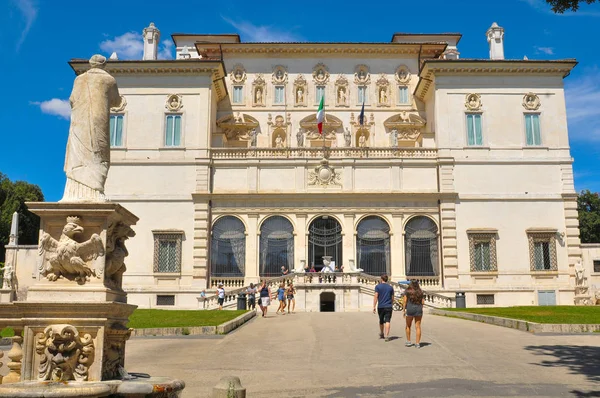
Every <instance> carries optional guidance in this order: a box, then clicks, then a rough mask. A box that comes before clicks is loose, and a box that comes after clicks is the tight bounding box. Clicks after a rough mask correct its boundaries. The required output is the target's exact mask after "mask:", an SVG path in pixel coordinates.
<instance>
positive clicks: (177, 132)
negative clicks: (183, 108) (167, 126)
mask: <svg viewBox="0 0 600 398" xmlns="http://www.w3.org/2000/svg"><path fill="white" fill-rule="evenodd" d="M174 119H175V125H174V129H173V146H180V145H181V115H175V116H174Z"/></svg>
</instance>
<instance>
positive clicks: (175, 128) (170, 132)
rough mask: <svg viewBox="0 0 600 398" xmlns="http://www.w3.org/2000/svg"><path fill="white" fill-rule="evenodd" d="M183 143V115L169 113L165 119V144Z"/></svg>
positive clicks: (176, 144)
mask: <svg viewBox="0 0 600 398" xmlns="http://www.w3.org/2000/svg"><path fill="white" fill-rule="evenodd" d="M180 145H181V115H167V116H166V121H165V146H180Z"/></svg>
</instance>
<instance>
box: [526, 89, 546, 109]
mask: <svg viewBox="0 0 600 398" xmlns="http://www.w3.org/2000/svg"><path fill="white" fill-rule="evenodd" d="M540 105H542V104H541V102H540V97H538V96H537V95H536V94H534V93H527V94H525V96H524V97H523V107H524V108H525V109H527V110H529V111H537V110H538V109H540Z"/></svg>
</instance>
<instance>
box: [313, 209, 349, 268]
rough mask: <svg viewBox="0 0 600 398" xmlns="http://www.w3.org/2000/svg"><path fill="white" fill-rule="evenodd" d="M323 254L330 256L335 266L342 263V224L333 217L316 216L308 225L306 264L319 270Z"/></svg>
mask: <svg viewBox="0 0 600 398" xmlns="http://www.w3.org/2000/svg"><path fill="white" fill-rule="evenodd" d="M324 256H331V261H335V265H336V266H339V265H342V264H343V263H342V226H341V225H340V223H339V222H338V221H337V220H336V219H335V218H333V217H327V218H323V217H320V218H317V219H316V220H314V221H313V222H312V223H311V224H310V226H309V227H308V261H309V264H308V265H309V266H312V265H314V266H315V268H316V269H317V271H319V270H320V269H321V267H322V266H323V257H324Z"/></svg>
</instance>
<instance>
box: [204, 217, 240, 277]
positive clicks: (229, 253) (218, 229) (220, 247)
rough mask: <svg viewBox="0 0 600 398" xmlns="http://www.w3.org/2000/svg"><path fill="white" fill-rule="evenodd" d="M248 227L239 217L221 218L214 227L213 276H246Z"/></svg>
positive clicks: (211, 257) (211, 260) (211, 262)
mask: <svg viewBox="0 0 600 398" xmlns="http://www.w3.org/2000/svg"><path fill="white" fill-rule="evenodd" d="M245 264H246V227H245V226H244V223H242V222H241V221H240V220H239V219H238V218H237V217H233V216H225V217H221V218H219V219H218V220H217V221H216V222H215V223H214V225H213V227H212V235H211V252H210V270H211V275H212V276H219V277H230V276H231V277H232V276H237V277H239V276H244V275H245V271H244V268H245Z"/></svg>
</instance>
